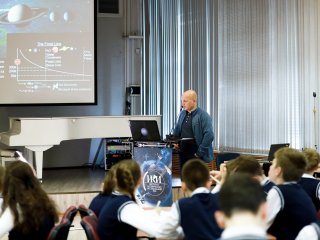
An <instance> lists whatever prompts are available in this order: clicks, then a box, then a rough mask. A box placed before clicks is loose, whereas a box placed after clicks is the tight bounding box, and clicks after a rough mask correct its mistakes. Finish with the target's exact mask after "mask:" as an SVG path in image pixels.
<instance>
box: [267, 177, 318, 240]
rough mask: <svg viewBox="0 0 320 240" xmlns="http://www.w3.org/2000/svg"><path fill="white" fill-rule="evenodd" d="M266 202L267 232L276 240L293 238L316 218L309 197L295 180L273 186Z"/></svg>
mask: <svg viewBox="0 0 320 240" xmlns="http://www.w3.org/2000/svg"><path fill="white" fill-rule="evenodd" d="M267 204H268V205H267V207H268V208H267V211H268V222H267V225H268V227H269V228H268V233H269V234H271V235H273V236H275V237H276V238H277V240H281V239H285V240H291V239H292V240H293V239H295V238H296V236H297V235H298V233H299V231H300V230H301V229H302V228H303V227H304V226H306V225H308V224H310V223H312V222H315V221H316V220H317V217H316V209H315V207H314V205H313V203H312V200H311V198H310V197H309V196H308V194H307V193H306V192H305V191H304V190H303V188H302V187H301V186H300V185H299V184H297V183H296V182H287V183H284V184H280V185H276V186H274V187H273V188H272V189H271V190H270V191H269V193H268V196H267Z"/></svg>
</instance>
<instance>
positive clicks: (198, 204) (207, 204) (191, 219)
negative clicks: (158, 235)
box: [161, 187, 222, 240]
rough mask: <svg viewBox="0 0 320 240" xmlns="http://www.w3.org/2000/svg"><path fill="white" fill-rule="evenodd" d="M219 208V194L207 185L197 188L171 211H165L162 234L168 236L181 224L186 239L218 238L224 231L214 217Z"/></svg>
mask: <svg viewBox="0 0 320 240" xmlns="http://www.w3.org/2000/svg"><path fill="white" fill-rule="evenodd" d="M217 208H218V206H217V195H216V194H212V193H210V192H209V190H208V189H207V188H205V187H200V188H197V189H196V190H194V191H193V192H192V195H191V197H188V198H182V199H179V200H178V201H177V202H175V203H174V204H173V205H172V207H171V210H170V211H169V212H167V213H163V216H165V217H164V218H163V221H162V222H161V231H162V234H163V236H164V237H165V238H166V237H167V238H168V235H169V234H171V231H173V230H176V229H177V228H178V227H179V226H181V227H182V230H183V233H184V239H197V240H201V239H217V238H219V237H220V235H221V232H222V229H220V228H219V227H218V225H217V223H216V220H215V217H214V213H215V211H216V210H217Z"/></svg>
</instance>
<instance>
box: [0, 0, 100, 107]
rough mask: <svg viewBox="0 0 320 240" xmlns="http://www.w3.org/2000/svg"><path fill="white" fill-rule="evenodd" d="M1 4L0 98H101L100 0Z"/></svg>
mask: <svg viewBox="0 0 320 240" xmlns="http://www.w3.org/2000/svg"><path fill="white" fill-rule="evenodd" d="M5 2H6V3H4V4H1V6H0V8H1V9H0V104H69V103H70V104H77V103H80V104H83V103H91V104H92V103H95V99H96V98H95V55H94V54H95V52H94V48H95V44H94V43H95V39H94V24H95V21H94V9H95V8H94V7H95V4H94V1H93V0H92V1H88V0H86V1H85V0H68V1H65V0H63V1H62V0H60V1H59V0H58V1H57V0H50V1H49V0H47V1H40V0H38V1H20V2H19V4H17V3H16V1H9V0H8V1H5Z"/></svg>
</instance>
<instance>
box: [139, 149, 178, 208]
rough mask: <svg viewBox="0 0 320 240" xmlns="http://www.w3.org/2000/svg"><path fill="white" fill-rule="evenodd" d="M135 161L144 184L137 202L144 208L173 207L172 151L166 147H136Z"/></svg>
mask: <svg viewBox="0 0 320 240" xmlns="http://www.w3.org/2000/svg"><path fill="white" fill-rule="evenodd" d="M133 159H134V160H136V161H137V162H138V163H139V165H140V168H141V175H142V183H141V185H140V187H139V188H138V189H137V192H136V200H137V202H138V203H140V204H141V205H142V206H143V207H155V206H160V207H169V206H171V205H172V172H171V168H172V149H171V148H166V147H136V148H134V151H133Z"/></svg>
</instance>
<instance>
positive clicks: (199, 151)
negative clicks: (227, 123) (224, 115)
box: [173, 90, 214, 169]
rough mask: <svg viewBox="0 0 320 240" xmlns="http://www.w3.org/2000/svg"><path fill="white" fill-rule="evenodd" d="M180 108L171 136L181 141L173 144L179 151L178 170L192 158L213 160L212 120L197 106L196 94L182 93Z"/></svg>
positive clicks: (193, 92) (190, 92)
mask: <svg viewBox="0 0 320 240" xmlns="http://www.w3.org/2000/svg"><path fill="white" fill-rule="evenodd" d="M181 102H182V108H183V110H182V111H181V113H180V115H179V118H178V121H177V123H176V126H175V129H174V131H173V135H174V136H175V137H177V138H179V139H181V141H180V142H179V144H174V145H173V146H174V149H176V150H178V151H179V157H180V169H182V166H183V165H184V164H185V163H186V162H187V161H188V160H189V159H192V158H200V159H202V160H204V161H205V162H210V161H211V160H213V147H212V142H213V140H214V135H213V127H212V118H211V117H210V115H209V114H208V113H207V112H206V111H204V110H203V109H201V108H199V107H198V106H197V93H196V92H195V91H194V90H187V91H185V92H184V93H183V95H182V98H181Z"/></svg>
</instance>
